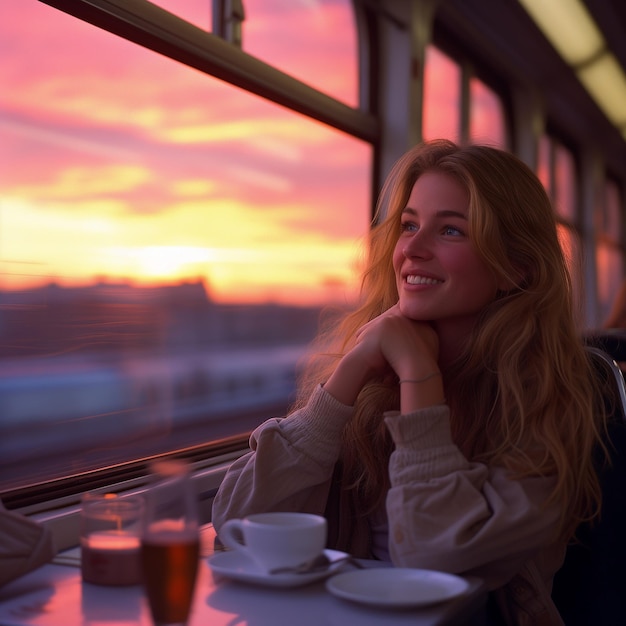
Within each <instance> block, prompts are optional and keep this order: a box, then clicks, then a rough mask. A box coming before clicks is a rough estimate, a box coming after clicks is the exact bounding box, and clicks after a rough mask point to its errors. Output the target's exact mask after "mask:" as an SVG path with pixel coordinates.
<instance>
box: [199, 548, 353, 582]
mask: <svg viewBox="0 0 626 626" xmlns="http://www.w3.org/2000/svg"><path fill="white" fill-rule="evenodd" d="M324 554H325V555H326V556H327V557H328V558H329V559H330V561H331V564H330V565H329V566H328V568H327V569H325V570H323V571H321V572H311V573H309V574H273V575H271V574H267V573H266V572H264V571H263V570H261V569H260V568H259V566H258V565H257V564H256V563H254V561H252V559H250V558H249V557H248V556H247V555H246V554H243V553H241V552H239V551H236V550H227V551H225V552H218V553H216V554H214V555H213V556H211V557H209V559H208V565H209V567H210V568H211V570H212V571H213V573H214V574H218V575H219V576H225V577H226V578H232V579H233V580H239V581H242V582H246V583H255V584H258V585H264V586H266V587H299V586H300V585H307V584H309V583H313V582H315V581H317V580H323V579H324V578H327V577H328V576H330V575H331V574H335V573H336V572H338V571H339V570H340V569H341V568H342V567H344V566H345V565H346V563H347V561H346V560H345V557H346V556H347V554H346V553H345V552H339V551H338V550H324ZM335 561H337V562H335Z"/></svg>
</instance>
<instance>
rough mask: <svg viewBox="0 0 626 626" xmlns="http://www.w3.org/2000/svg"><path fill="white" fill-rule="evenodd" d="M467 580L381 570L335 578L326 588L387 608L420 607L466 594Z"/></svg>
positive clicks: (415, 571)
mask: <svg viewBox="0 0 626 626" xmlns="http://www.w3.org/2000/svg"><path fill="white" fill-rule="evenodd" d="M469 586H470V585H469V583H468V582H467V581H466V580H464V579H463V578H459V577H458V576H454V575H453V574H446V573H444V572H436V571H432V570H425V569H412V568H402V567H377V568H375V569H364V570H357V571H351V572H345V573H343V574H338V575H337V576H333V578H331V579H330V580H329V581H327V582H326V588H327V589H328V591H330V593H332V594H333V595H335V596H337V597H339V598H343V599H345V600H352V601H353V602H360V603H362V604H371V605H375V606H384V607H399V608H408V607H418V606H426V605H428V604H435V603H437V602H443V601H444V600H450V599H452V598H455V597H456V596H459V595H461V594H463V593H465V592H466V591H467V590H468V588H469Z"/></svg>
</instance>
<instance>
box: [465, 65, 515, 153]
mask: <svg viewBox="0 0 626 626" xmlns="http://www.w3.org/2000/svg"><path fill="white" fill-rule="evenodd" d="M469 133H470V140H471V141H473V142H477V143H488V144H490V145H493V146H498V147H500V148H506V146H507V140H506V125H505V117H504V108H503V106H502V101H501V99H500V97H499V96H498V95H497V94H496V92H495V91H493V89H491V88H489V87H488V86H487V85H485V83H484V82H483V81H482V80H480V79H479V78H476V77H475V76H473V77H472V78H470V120H469Z"/></svg>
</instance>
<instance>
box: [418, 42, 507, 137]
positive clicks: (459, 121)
mask: <svg viewBox="0 0 626 626" xmlns="http://www.w3.org/2000/svg"><path fill="white" fill-rule="evenodd" d="M470 68H471V65H470V64H467V65H463V66H462V65H461V64H460V63H459V62H457V61H456V60H454V59H452V58H451V57H450V56H448V55H446V54H445V53H444V52H442V51H441V50H440V49H439V48H437V47H436V46H434V45H430V46H428V47H427V49H426V64H425V68H424V116H423V124H422V133H423V136H424V139H436V138H438V137H445V138H447V139H451V140H453V141H464V140H466V139H469V140H470V141H473V142H476V143H488V144H491V145H495V146H500V147H503V148H504V147H506V144H507V140H506V124H505V114H504V106H503V104H502V100H501V98H500V97H499V96H498V94H496V92H495V91H494V90H493V89H491V88H490V87H489V86H488V85H486V84H485V83H484V82H483V81H482V80H481V79H480V78H478V77H477V76H474V75H472V74H471V73H470V71H471V70H470ZM465 81H467V83H468V84H469V95H468V96H466V95H465V93H464V90H463V88H462V85H463V83H464V82H465ZM466 97H467V102H464V98H466ZM465 111H467V112H468V119H467V120H464V114H465V113H464V112H465Z"/></svg>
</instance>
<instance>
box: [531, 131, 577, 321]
mask: <svg viewBox="0 0 626 626" xmlns="http://www.w3.org/2000/svg"><path fill="white" fill-rule="evenodd" d="M537 174H538V176H539V179H540V180H541V182H542V183H543V185H544V187H545V188H546V191H547V192H548V195H549V196H550V198H551V200H552V203H553V205H554V208H555V211H556V213H557V217H558V220H559V226H558V229H559V239H560V241H561V246H562V247H563V251H564V253H565V257H566V259H567V262H568V266H569V270H570V273H571V275H572V278H573V287H574V297H575V299H576V301H577V304H578V305H579V309H581V310H582V298H583V297H584V290H583V285H582V281H583V270H582V267H583V266H582V263H583V259H582V242H581V239H580V234H579V232H578V230H577V228H576V224H577V211H578V188H577V185H576V164H575V161H574V157H573V155H572V153H571V152H570V151H569V150H568V149H567V148H566V147H565V146H563V144H562V143H560V142H559V141H558V140H557V139H555V138H554V137H552V136H550V135H543V136H542V137H541V138H540V141H539V150H538V160H537Z"/></svg>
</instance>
